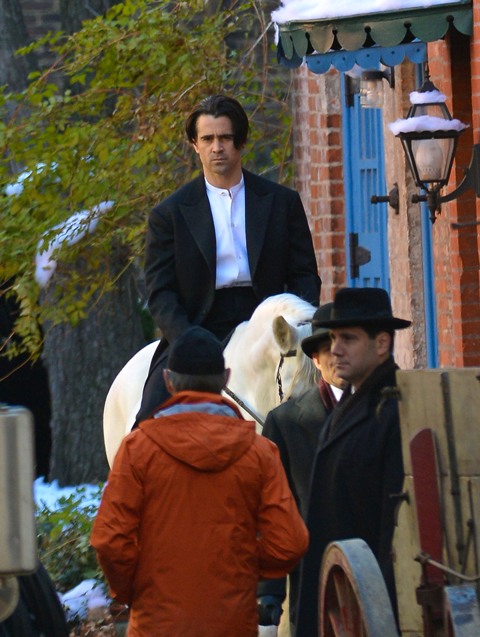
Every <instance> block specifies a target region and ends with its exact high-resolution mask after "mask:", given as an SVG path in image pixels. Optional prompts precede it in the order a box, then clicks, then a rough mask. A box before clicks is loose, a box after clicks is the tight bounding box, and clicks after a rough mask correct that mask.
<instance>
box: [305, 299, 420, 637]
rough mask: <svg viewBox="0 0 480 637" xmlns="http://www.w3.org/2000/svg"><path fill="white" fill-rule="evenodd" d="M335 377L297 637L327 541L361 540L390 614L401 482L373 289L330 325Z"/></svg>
mask: <svg viewBox="0 0 480 637" xmlns="http://www.w3.org/2000/svg"><path fill="white" fill-rule="evenodd" d="M321 325H322V326H323V327H325V328H327V329H329V330H330V337H331V339H332V344H331V352H332V356H333V358H334V364H335V370H336V373H337V375H338V376H340V377H341V378H343V379H344V380H345V381H346V382H347V383H348V386H347V388H346V389H345V391H344V394H343V396H342V398H341V400H340V402H339V403H338V405H337V407H336V408H335V410H334V411H333V412H332V414H331V415H330V417H329V418H328V420H327V422H326V423H325V426H324V427H323V429H322V431H321V433H320V438H319V445H318V449H317V453H316V456H315V461H314V467H313V471H312V480H311V484H310V495H309V504H308V513H307V527H308V529H309V533H310V548H309V551H308V553H307V555H306V556H305V558H304V560H303V567H302V573H301V582H300V594H299V603H298V607H297V624H296V632H295V636H296V637H314V636H316V635H317V632H318V611H319V608H318V592H319V591H318V582H319V573H320V567H321V561H322V556H323V553H324V551H325V548H326V547H327V545H328V544H329V543H330V542H333V541H336V540H346V539H351V538H361V539H363V540H364V541H365V542H366V543H367V544H368V546H369V547H370V549H371V550H372V552H373V554H374V555H375V557H376V558H377V560H378V563H379V566H380V569H381V571H382V574H383V576H384V578H385V583H386V585H387V589H388V591H389V594H390V597H391V600H392V603H393V607H394V611H395V609H396V604H395V586H394V579H393V564H392V556H391V546H392V538H393V530H394V509H395V503H396V501H395V499H393V498H391V497H390V496H391V494H398V493H399V492H400V491H401V489H402V483H403V462H402V451H401V438H400V422H399V416H398V406H397V402H396V400H393V399H388V398H385V396H384V395H382V390H384V389H385V388H387V387H393V386H395V384H396V378H395V372H396V370H397V369H398V367H397V365H396V364H395V361H394V358H393V340H394V331H395V330H396V329H404V328H406V327H408V326H409V325H410V321H406V320H404V319H400V318H396V317H394V316H393V315H392V309H391V304H390V299H389V296H388V293H387V292H386V291H385V290H382V289H380V288H362V289H361V288H359V289H354V288H344V289H342V290H339V291H338V293H337V294H336V296H335V299H334V303H333V307H332V311H331V315H330V318H329V319H326V320H324V321H322V322H321Z"/></svg>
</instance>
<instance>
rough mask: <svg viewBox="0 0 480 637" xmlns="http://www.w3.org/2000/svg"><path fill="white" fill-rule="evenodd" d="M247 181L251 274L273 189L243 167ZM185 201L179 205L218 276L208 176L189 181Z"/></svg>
mask: <svg viewBox="0 0 480 637" xmlns="http://www.w3.org/2000/svg"><path fill="white" fill-rule="evenodd" d="M243 178H244V181H245V226H246V238H247V252H248V261H249V266H250V274H251V276H252V278H253V277H254V275H255V271H256V268H257V265H258V261H259V258H260V253H261V251H262V247H263V245H264V242H265V234H266V231H267V227H268V221H269V219H270V215H271V213H272V208H273V192H272V191H271V190H270V189H268V190H267V189H265V188H263V187H262V182H263V180H259V179H258V178H257V177H256V176H255V175H253V174H252V173H250V172H248V171H247V170H244V171H243ZM189 185H190V187H189V188H188V190H187V192H186V197H185V199H184V201H183V203H180V204H179V209H180V211H181V213H182V215H183V216H184V219H185V221H186V222H187V224H188V227H189V228H191V232H192V237H193V238H194V240H195V242H196V244H197V246H198V248H199V250H200V251H201V253H202V254H203V257H204V259H205V261H206V262H207V264H208V267H209V269H210V271H211V273H212V276H213V277H214V278H215V272H216V259H217V256H216V241H215V226H214V224H213V217H212V212H211V210H210V203H209V201H208V196H207V189H206V186H205V178H204V176H203V174H202V175H200V176H199V177H197V178H196V179H194V180H193V181H191V182H190V184H189Z"/></svg>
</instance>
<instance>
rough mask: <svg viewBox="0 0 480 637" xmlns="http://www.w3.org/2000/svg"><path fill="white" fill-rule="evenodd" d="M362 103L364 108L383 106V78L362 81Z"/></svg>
mask: <svg viewBox="0 0 480 637" xmlns="http://www.w3.org/2000/svg"><path fill="white" fill-rule="evenodd" d="M360 105H361V106H362V107H363V108H382V106H383V83H382V80H381V79H380V80H364V79H362V80H361V81H360Z"/></svg>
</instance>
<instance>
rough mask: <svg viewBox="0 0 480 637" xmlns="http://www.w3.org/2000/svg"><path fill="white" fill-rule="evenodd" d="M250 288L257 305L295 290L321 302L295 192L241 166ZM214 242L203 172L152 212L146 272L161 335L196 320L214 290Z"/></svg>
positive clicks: (205, 310) (206, 308)
mask: <svg viewBox="0 0 480 637" xmlns="http://www.w3.org/2000/svg"><path fill="white" fill-rule="evenodd" d="M243 175H244V180H245V217H246V219H245V223H246V237H247V252H248V260H249V266H250V272H251V276H252V287H253V290H254V293H255V295H256V297H257V299H258V302H259V303H260V302H261V301H262V300H263V299H265V298H266V297H268V296H272V295H274V294H280V293H282V292H292V293H293V294H297V295H298V296H301V297H303V298H304V299H306V300H307V301H309V302H310V303H312V304H314V305H318V302H319V296H320V283H321V282H320V279H319V277H318V273H317V263H316V258H315V253H314V249H313V242H312V238H311V234H310V230H309V227H308V222H307V219H306V216H305V211H304V209H303V205H302V203H301V200H300V196H299V195H298V193H297V192H295V191H294V190H291V189H289V188H286V187H285V186H281V185H279V184H276V183H274V182H272V181H269V180H267V179H263V178H262V177H259V176H257V175H254V174H252V173H250V172H248V171H243ZM215 275H216V241H215V228H214V224H213V218H212V213H211V210H210V204H209V200H208V196H207V190H206V186H205V179H204V177H203V175H201V176H199V177H197V178H196V179H194V180H193V181H191V182H190V183H188V184H186V185H185V186H183V187H182V188H180V189H179V190H177V191H176V192H175V193H173V194H172V195H171V196H170V197H168V198H167V199H166V200H165V201H163V202H162V203H161V204H160V205H159V206H157V207H156V208H154V210H153V211H152V212H151V214H150V218H149V223H148V234H147V243H146V261H145V278H146V285H147V290H148V294H149V307H150V311H151V313H152V315H153V317H154V320H155V322H156V324H157V325H158V327H159V328H160V329H161V331H162V335H163V337H164V338H165V339H166V341H168V342H171V341H172V340H173V339H175V338H176V337H177V336H179V335H180V334H181V333H182V332H184V331H185V330H186V329H187V328H188V327H190V326H191V325H192V324H201V323H202V321H203V320H204V319H205V317H206V316H207V314H208V312H209V310H210V308H211V307H212V304H213V300H214V295H215Z"/></svg>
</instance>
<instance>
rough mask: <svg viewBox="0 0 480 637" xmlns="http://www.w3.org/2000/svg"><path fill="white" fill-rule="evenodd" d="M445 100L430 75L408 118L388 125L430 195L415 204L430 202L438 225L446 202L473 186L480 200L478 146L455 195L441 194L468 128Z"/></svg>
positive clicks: (412, 97)
mask: <svg viewBox="0 0 480 637" xmlns="http://www.w3.org/2000/svg"><path fill="white" fill-rule="evenodd" d="M445 99H446V98H445V95H443V94H442V93H440V91H438V89H437V88H435V86H434V85H433V83H432V82H431V81H430V79H429V77H428V73H427V77H426V80H425V82H424V83H423V85H422V87H421V88H420V89H419V90H418V91H414V92H413V93H411V94H410V101H411V104H412V106H411V107H410V110H409V111H408V115H407V117H406V118H405V119H398V120H397V121H396V122H392V123H390V124H389V125H388V126H389V128H390V130H391V131H392V132H393V134H394V135H395V136H396V137H399V138H400V141H401V142H402V145H403V150H404V151H405V155H406V157H407V161H408V165H409V166H410V170H411V171H412V175H413V178H414V181H415V184H416V185H417V187H418V188H421V189H422V190H423V191H425V193H426V194H424V195H413V196H412V202H413V203H418V202H420V201H425V202H426V203H427V207H428V209H429V211H430V220H431V222H432V223H434V222H435V217H436V213H437V211H438V213H440V208H441V204H442V203H444V202H447V201H451V200H453V199H456V198H457V197H458V196H459V195H460V194H461V193H463V192H464V191H465V190H467V189H468V188H472V187H473V188H474V189H475V193H476V195H477V197H478V196H480V161H479V160H480V145H478V144H477V145H475V146H474V148H473V155H472V161H471V164H470V167H469V169H468V170H467V172H466V174H465V177H464V179H463V180H462V182H461V183H460V185H459V186H458V187H457V188H455V190H453V191H452V192H451V193H449V194H447V195H444V196H441V195H440V191H441V189H442V188H443V187H444V186H446V185H447V183H448V180H449V177H450V172H451V170H452V164H453V160H454V157H455V152H456V149H457V143H458V138H459V136H460V133H461V132H462V131H463V130H464V129H465V128H467V125H466V124H463V123H462V122H461V121H460V120H458V119H453V118H452V116H451V115H450V112H449V110H448V108H447V106H446V104H445Z"/></svg>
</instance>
